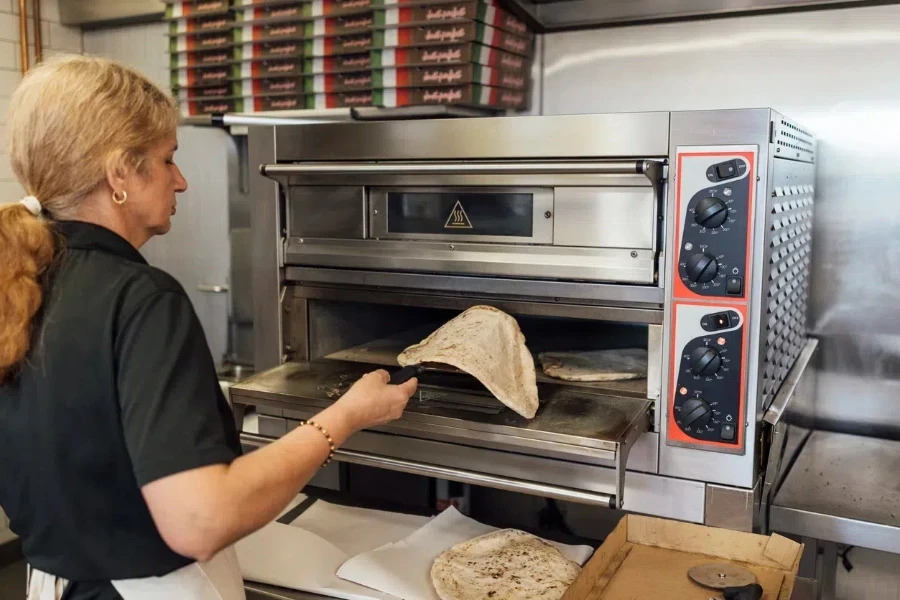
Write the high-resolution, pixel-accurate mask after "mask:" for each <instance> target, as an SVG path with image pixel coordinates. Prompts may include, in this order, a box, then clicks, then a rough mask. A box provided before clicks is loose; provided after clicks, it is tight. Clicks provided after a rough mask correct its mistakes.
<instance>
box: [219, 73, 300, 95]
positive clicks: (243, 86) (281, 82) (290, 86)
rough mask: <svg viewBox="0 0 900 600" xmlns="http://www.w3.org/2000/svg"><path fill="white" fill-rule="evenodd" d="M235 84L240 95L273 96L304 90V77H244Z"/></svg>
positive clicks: (236, 92) (237, 93) (298, 92)
mask: <svg viewBox="0 0 900 600" xmlns="http://www.w3.org/2000/svg"><path fill="white" fill-rule="evenodd" d="M234 84H235V95H238V96H273V95H280V94H300V93H302V92H303V79H302V78H300V77H275V78H268V79H242V80H240V81H235V82H234Z"/></svg>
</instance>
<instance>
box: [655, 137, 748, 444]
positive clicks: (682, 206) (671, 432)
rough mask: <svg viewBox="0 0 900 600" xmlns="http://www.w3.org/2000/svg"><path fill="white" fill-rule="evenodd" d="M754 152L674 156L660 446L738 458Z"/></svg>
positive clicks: (742, 434) (707, 150)
mask: <svg viewBox="0 0 900 600" xmlns="http://www.w3.org/2000/svg"><path fill="white" fill-rule="evenodd" d="M757 154H758V149H757V147H756V146H724V147H722V146H719V147H680V148H678V149H677V151H676V161H675V162H676V168H675V173H674V178H675V181H674V184H675V223H674V234H675V240H674V243H675V247H674V255H675V256H677V257H678V260H677V262H676V264H675V267H674V268H673V273H672V279H673V281H670V282H669V283H670V288H669V289H670V290H671V292H670V293H671V318H670V321H671V322H670V323H669V325H668V326H669V327H670V328H671V337H670V340H671V347H670V349H671V356H670V357H669V361H670V362H669V391H668V396H669V397H668V406H667V409H668V410H667V413H668V416H667V427H666V442H667V443H668V444H669V445H673V446H683V447H688V448H696V449H702V450H709V451H714V452H724V453H730V454H743V453H744V452H745V445H746V430H745V424H746V375H745V373H746V361H747V350H746V348H747V331H748V329H749V327H748V325H747V322H746V321H747V304H748V299H749V297H750V293H749V292H750V290H749V289H748V286H749V283H750V281H751V268H752V264H751V246H752V244H751V241H752V239H753V216H754V204H755V200H756V198H755V191H756V171H757V164H756V159H757Z"/></svg>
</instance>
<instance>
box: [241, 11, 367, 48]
mask: <svg viewBox="0 0 900 600" xmlns="http://www.w3.org/2000/svg"><path fill="white" fill-rule="evenodd" d="M371 19H372V16H371V15H370V14H369V15H356V16H354V17H335V18H333V19H316V20H315V21H309V22H305V23H304V22H294V21H288V22H283V23H268V24H262V25H243V26H239V27H235V28H234V42H235V43H236V44H247V43H259V42H273V41H284V40H305V41H307V42H318V43H320V44H331V45H333V46H335V47H338V46H341V45H344V44H350V45H351V46H352V48H351V51H353V52H362V51H364V50H370V49H371V47H372V32H371V29H372V27H371V23H370V24H368V25H364V23H368V22H369V21H371ZM344 38H347V40H345V41H342V40H344ZM325 40H330V41H328V42H326V41H325ZM354 41H355V44H352V43H351V42H354Z"/></svg>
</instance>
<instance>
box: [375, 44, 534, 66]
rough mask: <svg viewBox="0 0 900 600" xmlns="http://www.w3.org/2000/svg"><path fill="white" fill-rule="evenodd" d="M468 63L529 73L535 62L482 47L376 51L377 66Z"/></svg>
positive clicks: (429, 47)
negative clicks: (532, 63)
mask: <svg viewBox="0 0 900 600" xmlns="http://www.w3.org/2000/svg"><path fill="white" fill-rule="evenodd" d="M466 63H476V64H479V65H484V66H487V67H494V68H502V69H504V70H506V71H510V72H518V73H527V72H528V71H529V70H530V69H531V60H529V59H528V58H526V57H524V56H519V55H518V54H510V53H509V52H503V51H502V50H497V49H496V48H491V47H490V46H483V45H481V44H450V45H447V46H426V47H423V48H385V49H383V50H374V51H373V52H372V66H373V67H419V66H429V65H444V64H466Z"/></svg>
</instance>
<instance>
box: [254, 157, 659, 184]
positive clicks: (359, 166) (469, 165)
mask: <svg viewBox="0 0 900 600" xmlns="http://www.w3.org/2000/svg"><path fill="white" fill-rule="evenodd" d="M663 166H664V163H663V162H661V161H654V160H631V161H615V162H527V161H520V162H502V163H499V162H498V163H476V162H457V163H341V162H333V163H298V164H274V165H262V166H260V168H259V172H260V173H261V174H262V175H264V176H266V177H269V178H271V179H275V180H280V179H281V178H284V177H288V176H291V175H300V176H303V175H317V176H319V175H534V174H556V175H564V174H577V173H588V174H597V175H644V176H646V177H647V179H649V180H650V181H651V183H653V184H657V183H659V181H660V180H661V178H662V176H663V175H662V173H663V170H662V169H663Z"/></svg>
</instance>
